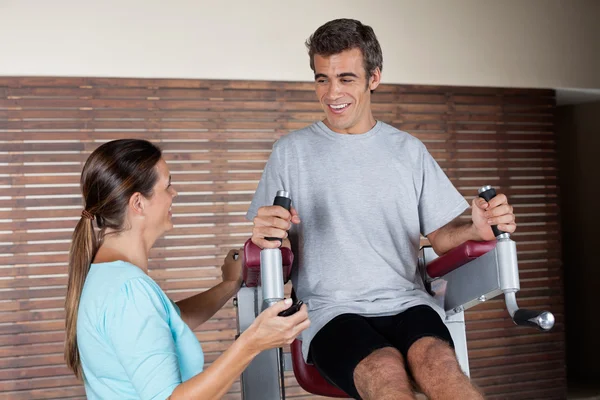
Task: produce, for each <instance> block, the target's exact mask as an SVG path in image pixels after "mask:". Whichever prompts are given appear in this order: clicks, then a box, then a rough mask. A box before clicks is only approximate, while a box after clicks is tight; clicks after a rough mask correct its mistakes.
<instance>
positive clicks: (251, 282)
mask: <svg viewBox="0 0 600 400" xmlns="http://www.w3.org/2000/svg"><path fill="white" fill-rule="evenodd" d="M261 250H262V249H261V248H260V247H258V246H257V245H255V244H254V243H252V240H251V239H248V240H246V243H245V244H244V264H243V269H242V278H243V279H244V282H246V286H248V287H255V286H259V285H260V251H261ZM280 250H281V261H282V263H283V280H284V281H285V282H287V281H288V279H289V278H290V273H291V272H292V264H293V263H294V253H292V251H291V250H290V249H288V248H287V247H281V248H280Z"/></svg>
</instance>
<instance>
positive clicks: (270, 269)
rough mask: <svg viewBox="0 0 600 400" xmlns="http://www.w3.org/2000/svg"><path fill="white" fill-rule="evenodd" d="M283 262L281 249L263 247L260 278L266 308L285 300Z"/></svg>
mask: <svg viewBox="0 0 600 400" xmlns="http://www.w3.org/2000/svg"><path fill="white" fill-rule="evenodd" d="M282 265H283V262H282V259H281V250H280V249H279V248H277V249H263V250H262V251H261V252H260V280H261V286H262V298H263V307H262V309H263V310H264V309H265V308H267V307H270V306H272V305H273V304H275V303H277V302H278V301H280V300H283V297H284V292H283V267H282Z"/></svg>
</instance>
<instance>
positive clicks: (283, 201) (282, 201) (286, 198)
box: [265, 190, 292, 243]
mask: <svg viewBox="0 0 600 400" xmlns="http://www.w3.org/2000/svg"><path fill="white" fill-rule="evenodd" d="M273 205H274V206H281V207H283V208H285V209H286V210H288V211H290V208H291V206H292V199H290V194H289V193H288V192H286V191H285V190H279V191H277V194H276V195H275V200H273ZM265 239H267V240H271V241H273V240H279V242H280V243H283V241H282V240H281V238H276V237H266V238H265Z"/></svg>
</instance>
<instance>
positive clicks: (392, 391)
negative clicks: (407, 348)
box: [354, 347, 415, 400]
mask: <svg viewBox="0 0 600 400" xmlns="http://www.w3.org/2000/svg"><path fill="white" fill-rule="evenodd" d="M354 385H355V386H356V390H357V391H358V393H359V394H360V396H361V397H362V398H363V399H365V400H370V399H377V400H404V399H407V400H408V399H411V400H412V399H414V398H415V396H414V394H413V391H412V387H411V384H410V382H409V380H408V376H407V374H406V370H405V369H404V358H403V357H402V354H400V352H399V351H398V350H396V349H395V348H393V347H384V348H382V349H379V350H375V351H374V352H373V353H371V354H370V355H369V356H368V357H367V358H365V359H364V360H362V361H361V362H360V363H359V364H358V365H357V366H356V368H355V369H354Z"/></svg>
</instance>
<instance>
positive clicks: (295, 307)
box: [277, 300, 304, 317]
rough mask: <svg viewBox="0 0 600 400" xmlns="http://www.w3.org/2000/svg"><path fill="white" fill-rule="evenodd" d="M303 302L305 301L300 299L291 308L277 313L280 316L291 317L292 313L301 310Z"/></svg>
mask: <svg viewBox="0 0 600 400" xmlns="http://www.w3.org/2000/svg"><path fill="white" fill-rule="evenodd" d="M302 304H304V302H303V301H302V300H298V301H297V302H296V303H294V304H292V305H291V306H290V307H289V308H286V309H285V310H283V311H282V312H280V313H279V314H277V315H279V316H280V317H289V316H290V315H294V314H296V313H297V312H298V311H299V310H300V307H302Z"/></svg>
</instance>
